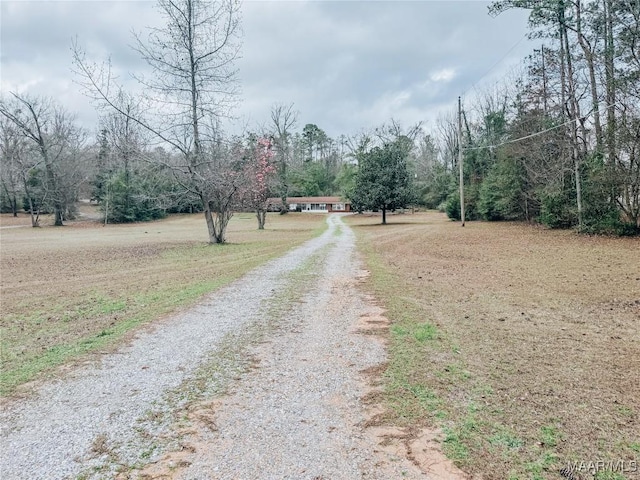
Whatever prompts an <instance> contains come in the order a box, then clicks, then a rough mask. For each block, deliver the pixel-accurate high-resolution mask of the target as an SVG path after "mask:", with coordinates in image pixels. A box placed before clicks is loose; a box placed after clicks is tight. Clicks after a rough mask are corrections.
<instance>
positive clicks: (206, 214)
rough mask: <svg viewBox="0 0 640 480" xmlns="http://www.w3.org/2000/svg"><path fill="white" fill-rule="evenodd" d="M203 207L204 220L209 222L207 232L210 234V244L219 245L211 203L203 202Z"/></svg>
mask: <svg viewBox="0 0 640 480" xmlns="http://www.w3.org/2000/svg"><path fill="white" fill-rule="evenodd" d="M202 205H203V207H204V218H205V220H206V221H207V231H208V232H209V243H218V242H217V241H216V240H217V235H216V226H215V223H214V221H213V215H212V214H211V207H210V206H209V202H208V201H205V200H204V199H203V200H202Z"/></svg>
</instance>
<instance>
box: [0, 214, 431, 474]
mask: <svg viewBox="0 0 640 480" xmlns="http://www.w3.org/2000/svg"><path fill="white" fill-rule="evenodd" d="M327 222H328V224H329V228H328V229H327V231H326V232H325V233H323V235H321V236H320V237H318V238H315V239H313V240H311V241H309V242H307V243H306V244H304V245H303V246H301V247H299V248H297V249H295V250H293V251H291V252H289V253H288V254H287V255H285V256H283V257H281V258H279V259H277V260H274V261H272V262H270V263H268V264H267V265H265V266H263V267H260V268H258V269H255V270H253V271H252V272H250V273H249V274H248V275H246V276H244V277H243V278H241V279H239V280H238V281H236V282H234V283H232V284H230V285H228V286H227V287H225V288H223V289H221V290H219V291H218V292H216V293H214V294H212V295H210V296H209V297H207V298H206V299H204V300H203V301H202V302H201V303H200V304H199V305H198V306H196V307H194V308H193V309H191V310H189V311H187V312H185V313H183V314H180V315H177V316H175V317H173V318H170V319H168V320H166V321H163V322H161V323H159V324H158V325H156V326H155V327H154V328H153V329H149V330H145V331H141V333H139V334H138V336H137V337H136V338H135V339H134V340H133V341H132V342H131V343H130V345H128V346H125V347H122V348H121V349H120V350H119V351H118V352H117V353H114V354H107V355H104V356H103V358H102V359H101V361H99V362H92V363H90V364H87V365H85V366H82V367H78V368H76V369H73V370H72V371H71V372H70V373H68V374H66V375H64V377H63V378H60V379H57V380H53V381H51V382H48V383H45V384H43V385H42V386H40V387H39V388H38V389H37V391H36V392H35V394H34V395H33V396H31V397H29V398H28V399H23V400H19V401H15V402H12V403H10V404H8V405H7V406H5V408H3V411H2V413H1V415H0V418H1V425H2V430H1V431H0V434H1V436H2V440H1V448H2V453H1V455H2V465H1V470H0V477H1V478H2V479H3V480H9V479H27V478H28V479H65V478H78V477H79V476H81V477H84V478H112V477H114V476H115V475H116V468H117V467H118V466H119V467H120V469H121V470H122V466H123V465H126V466H127V467H128V469H127V472H128V474H130V475H132V476H136V472H139V470H137V469H138V468H141V467H142V465H141V463H144V461H142V460H145V459H146V461H147V462H157V464H158V465H161V464H162V458H165V459H166V458H169V459H170V458H171V457H170V455H169V456H168V457H162V453H163V451H162V448H161V447H160V446H159V445H163V444H162V441H161V439H163V438H165V439H166V438H175V432H172V431H171V429H172V428H175V423H174V424H173V427H172V423H171V422H170V421H169V420H166V421H164V422H162V421H160V422H155V423H154V422H152V421H150V420H149V418H150V413H153V412H156V411H158V410H162V409H165V410H167V409H173V410H174V413H175V410H179V409H180V408H182V407H184V404H180V403H179V402H178V403H176V398H177V397H176V392H184V386H185V385H188V384H189V381H191V380H193V378H194V377H195V376H196V375H197V374H198V372H200V374H201V373H202V371H205V372H207V371H209V370H206V369H205V370H202V366H203V365H210V364H211V361H212V359H215V358H216V354H217V352H222V351H223V350H225V349H227V350H228V346H229V343H230V342H231V343H233V342H240V343H242V342H244V343H247V342H249V344H250V345H249V346H247V347H246V348H245V350H242V349H238V350H234V349H233V348H232V349H231V350H230V351H231V352H232V355H231V356H230V357H229V358H227V356H223V355H222V354H220V356H221V357H223V358H222V359H221V360H220V361H219V362H218V364H217V365H216V369H217V370H216V371H220V369H222V370H223V373H222V377H223V378H227V380H228V381H227V382H226V384H225V382H224V381H220V379H217V380H216V381H217V382H218V383H220V384H221V385H223V386H224V385H227V386H230V388H227V390H229V391H228V392H227V394H226V395H222V396H219V397H218V398H219V401H218V403H217V404H216V406H215V408H213V407H210V409H211V414H212V416H213V418H214V420H213V423H214V424H215V427H212V428H209V429H202V428H192V429H191V431H190V433H189V434H181V435H180V444H181V445H183V446H184V445H190V446H191V447H190V449H189V450H188V451H189V452H190V453H189V455H188V456H186V457H185V456H183V457H181V463H180V468H175V467H176V464H175V463H172V460H168V462H169V463H168V467H167V468H168V469H169V472H170V477H175V478H184V479H210V478H220V479H231V478H237V479H252V478H256V479H258V478H261V479H263V478H264V479H270V478H274V479H276V478H310V479H320V478H327V479H329V478H331V479H338V478H399V477H401V476H402V477H403V478H414V477H416V478H417V477H420V476H421V475H420V474H419V472H417V471H416V470H415V468H414V467H413V465H412V464H410V463H409V462H408V461H406V460H405V459H403V458H396V457H393V456H392V455H390V454H388V453H382V452H378V451H376V450H377V448H376V440H375V438H373V437H371V436H370V435H368V434H367V432H366V431H365V429H364V428H363V427H362V423H363V422H364V421H365V420H366V418H367V415H366V412H365V411H364V409H363V407H362V405H361V402H360V398H361V397H362V395H363V394H364V392H365V390H364V389H365V388H366V386H365V385H364V383H363V381H364V377H363V374H362V373H361V371H362V370H363V369H365V368H368V367H372V366H375V365H377V364H379V363H381V362H382V361H384V358H385V357H384V348H383V346H382V345H381V344H380V343H379V342H376V341H375V340H373V339H371V338H370V336H367V335H362V334H358V333H357V332H355V328H354V325H355V323H356V322H357V320H358V318H359V316H360V315H362V314H364V313H365V312H366V309H367V305H366V299H365V298H364V297H363V296H362V294H361V293H360V292H358V290H357V277H358V276H359V275H360V274H361V273H362V272H361V271H360V270H359V266H358V262H357V260H356V259H355V247H354V238H353V233H352V232H351V230H350V229H349V228H348V227H346V226H345V225H344V224H343V223H342V221H341V219H340V217H339V216H338V215H331V216H329V217H328V218H327ZM313 258H315V259H316V260H315V262H311V263H309V262H310V260H309V259H313ZM305 262H306V263H305ZM305 265H306V267H305ZM305 268H306V270H304V269H305ZM301 269H302V270H301ZM300 271H305V272H306V274H305V275H304V276H303V277H301V278H294V276H295V274H296V272H300ZM287 291H288V292H290V293H291V292H299V293H296V295H291V294H289V296H288V297H287V295H286V294H282V293H279V292H285V293H286V292H287ZM275 303H278V304H275ZM285 303H286V305H284V304H285ZM274 319H275V320H276V321H274ZM261 325H265V328H263V329H262V330H261V329H260V326H261ZM268 325H271V326H270V327H269V326H268ZM267 327H268V328H267ZM260 332H262V333H263V335H262V337H261V335H260ZM264 332H267V333H266V334H265V333H264ZM252 339H253V343H251V341H252ZM260 339H262V340H263V341H262V342H258V341H256V340H260ZM247 348H248V349H249V350H250V354H251V357H252V358H257V359H258V360H259V362H258V363H257V366H256V367H255V368H253V369H247V368H244V367H243V368H244V370H245V371H246V372H245V374H243V375H240V376H238V369H239V367H238V365H239V363H238V362H239V361H242V360H246V358H247V357H246V353H247V351H246V349H247ZM240 357H242V358H240ZM240 370H242V368H240ZM225 371H226V374H225V373H224V372H225ZM212 377H213V375H212ZM211 380H212V381H213V380H214V379H213V378H211ZM229 382H231V383H229ZM214 383H215V382H214ZM207 388H208V390H206V389H205V390H206V393H207V394H208V395H211V394H212V392H214V393H215V389H213V390H212V389H211V388H210V385H209V387H207ZM225 388H226V387H225ZM185 397H188V396H187V395H185ZM192 400H193V399H192V398H186V399H185V400H184V401H185V402H187V401H192ZM201 400H202V399H201ZM169 417H170V418H173V419H175V415H174V416H169ZM172 435H173V437H172ZM143 445H147V446H149V445H152V446H153V448H151V450H148V451H146V453H145V452H143V451H141V449H143ZM174 446H175V445H174ZM170 447H171V445H169V444H168V443H166V442H165V444H164V447H163V448H164V449H165V450H166V449H167V448H168V449H169V450H170V449H171V448H170Z"/></svg>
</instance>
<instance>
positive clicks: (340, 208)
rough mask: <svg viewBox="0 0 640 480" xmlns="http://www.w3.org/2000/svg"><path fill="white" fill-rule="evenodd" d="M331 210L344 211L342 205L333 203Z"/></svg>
mask: <svg viewBox="0 0 640 480" xmlns="http://www.w3.org/2000/svg"><path fill="white" fill-rule="evenodd" d="M333 209H334V210H344V203H334V204H333Z"/></svg>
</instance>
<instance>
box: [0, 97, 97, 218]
mask: <svg viewBox="0 0 640 480" xmlns="http://www.w3.org/2000/svg"><path fill="white" fill-rule="evenodd" d="M0 115H3V116H4V117H5V118H7V119H8V120H9V121H11V122H12V123H13V124H14V125H15V126H16V127H17V129H18V130H19V131H20V132H21V133H22V135H24V136H25V137H26V138H27V140H28V141H29V142H30V143H31V144H32V146H33V147H34V148H35V149H36V150H37V152H38V156H39V157H40V163H41V165H42V168H43V169H44V170H43V173H44V180H43V181H42V182H40V183H41V185H42V187H43V189H44V190H43V191H44V194H43V197H45V198H46V199H47V201H49V202H50V203H51V205H52V210H53V213H54V216H55V225H56V226H61V225H63V222H64V220H66V219H67V218H70V217H71V216H73V213H74V212H73V208H74V204H75V201H76V200H77V198H76V197H77V189H78V187H79V185H80V183H81V182H82V181H83V180H84V178H82V175H81V171H80V169H78V168H77V165H78V163H79V162H80V157H81V156H82V154H83V152H82V150H83V147H84V140H85V136H84V132H83V131H82V130H81V129H79V128H78V127H76V125H75V124H74V117H73V116H72V115H70V114H69V113H68V112H67V111H66V110H64V109H63V108H62V107H60V106H58V105H56V104H55V103H54V102H53V101H51V100H50V99H46V98H35V97H34V98H32V97H29V96H27V95H18V94H15V93H12V94H11V97H10V98H9V99H2V100H1V101H0ZM35 168H36V166H34V167H32V168H29V169H28V170H34V169H35ZM32 173H36V172H32ZM25 186H26V184H25ZM34 226H37V222H35V224H34Z"/></svg>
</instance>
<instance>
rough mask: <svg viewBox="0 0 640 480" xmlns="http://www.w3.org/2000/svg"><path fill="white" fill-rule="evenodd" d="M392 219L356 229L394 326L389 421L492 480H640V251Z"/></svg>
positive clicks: (566, 235) (540, 232)
mask: <svg viewBox="0 0 640 480" xmlns="http://www.w3.org/2000/svg"><path fill="white" fill-rule="evenodd" d="M388 221H389V225H386V226H381V225H378V224H379V222H380V217H377V216H362V215H360V216H353V217H350V219H349V223H350V224H351V225H352V226H353V228H354V230H355V231H356V234H357V237H358V242H359V246H360V249H361V250H362V251H363V253H364V256H365V258H366V263H367V265H368V268H369V269H370V270H371V272H372V274H371V276H370V278H369V280H368V288H370V289H371V290H372V291H373V292H374V294H375V295H376V296H377V297H378V298H379V299H380V301H381V303H382V304H383V305H384V307H385V308H386V309H387V315H388V317H389V319H390V320H391V322H392V323H391V327H390V329H389V332H388V345H389V347H388V348H389V363H388V365H387V367H386V369H385V373H384V374H383V379H382V380H383V383H384V391H383V393H382V394H381V397H380V399H379V400H380V401H382V402H383V403H384V405H385V406H386V407H387V410H386V414H385V415H384V416H383V417H382V418H381V419H380V422H381V423H388V424H393V425H399V426H404V427H408V428H409V429H410V430H411V431H412V432H414V433H415V434H416V435H417V434H418V432H419V431H420V429H422V428H431V429H437V430H439V431H440V432H442V433H441V442H442V447H443V450H444V451H445V453H446V454H447V455H448V456H449V457H450V458H452V459H453V460H454V461H455V463H456V464H457V465H458V466H460V467H461V468H462V469H463V470H464V471H466V472H468V473H471V474H475V475H482V478H484V479H501V480H503V479H511V480H515V479H560V478H569V477H567V475H568V473H565V476H562V474H561V473H560V472H561V470H562V469H563V468H566V467H567V466H568V465H570V464H571V465H574V466H577V467H578V468H577V469H576V470H574V472H577V474H582V475H583V476H582V477H579V476H578V475H577V474H576V476H575V477H574V478H594V475H593V474H592V473H593V472H595V470H599V471H598V473H597V475H595V478H599V479H622V478H637V477H636V476H637V475H638V473H637V471H636V472H630V471H628V470H632V469H633V468H634V463H633V462H634V461H636V462H637V460H638V458H639V457H640V453H639V452H640V434H639V432H640V421H639V418H640V381H639V380H640V374H639V372H640V329H639V326H640V240H639V239H637V238H635V239H633V238H606V237H589V236H582V235H578V234H576V233H574V232H571V231H553V230H546V229H543V228H540V227H536V226H530V225H524V224H513V223H484V222H471V223H467V226H466V227H464V228H462V227H461V226H460V224H459V223H454V222H450V221H448V220H447V219H446V217H445V216H444V215H442V214H439V213H436V212H429V213H420V214H414V215H411V214H405V215H394V216H391V217H390V218H389V219H388ZM573 462H576V463H573ZM595 462H604V463H603V464H596V463H595ZM607 462H609V463H607ZM598 465H601V466H598ZM589 470H591V473H590V472H589ZM623 470H627V471H626V472H625V471H623ZM565 472H566V471H565ZM634 475H636V476H634Z"/></svg>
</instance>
